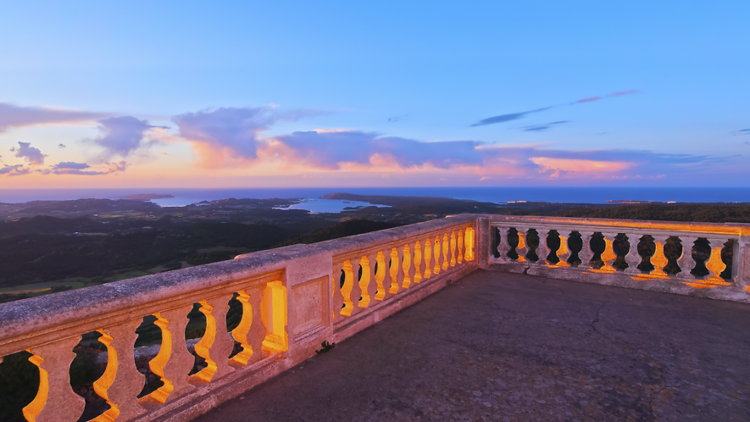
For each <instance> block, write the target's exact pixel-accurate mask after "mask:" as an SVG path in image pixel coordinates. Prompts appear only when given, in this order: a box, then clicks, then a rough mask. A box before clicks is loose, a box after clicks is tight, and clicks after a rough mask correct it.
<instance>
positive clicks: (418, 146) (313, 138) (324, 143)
mask: <svg viewBox="0 0 750 422" xmlns="http://www.w3.org/2000/svg"><path fill="white" fill-rule="evenodd" d="M277 139H278V140H279V141H281V142H283V143H284V144H285V145H287V146H288V147H290V148H291V149H292V150H293V151H294V154H295V157H296V158H297V159H300V160H303V161H305V162H308V163H310V164H314V165H317V166H321V167H326V168H332V169H335V168H337V167H338V163H342V162H354V163H359V164H367V163H369V162H370V157H372V156H373V155H374V154H380V155H390V156H392V157H393V158H394V159H395V160H396V163H397V164H398V165H399V166H402V167H414V166H421V165H424V164H430V165H433V166H435V167H439V168H449V167H451V166H453V165H456V164H469V163H471V164H481V162H482V157H481V154H480V153H479V152H478V151H477V150H476V147H477V146H479V145H481V144H480V143H479V142H475V141H447V142H420V141H417V140H414V139H407V138H399V137H394V136H378V134H375V133H368V132H361V131H346V132H320V133H319V132H315V131H310V132H294V133H292V134H290V135H284V136H280V137H278V138H277Z"/></svg>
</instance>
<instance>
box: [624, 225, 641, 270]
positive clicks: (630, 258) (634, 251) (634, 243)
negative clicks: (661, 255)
mask: <svg viewBox="0 0 750 422" xmlns="http://www.w3.org/2000/svg"><path fill="white" fill-rule="evenodd" d="M626 235H627V236H628V243H629V244H630V249H628V254H627V255H625V262H627V263H628V268H626V269H625V274H628V275H640V274H641V270H639V269H638V265H640V263H641V260H642V258H641V255H640V254H639V253H638V244H639V243H640V242H641V236H640V235H638V234H635V233H627V234H626Z"/></svg>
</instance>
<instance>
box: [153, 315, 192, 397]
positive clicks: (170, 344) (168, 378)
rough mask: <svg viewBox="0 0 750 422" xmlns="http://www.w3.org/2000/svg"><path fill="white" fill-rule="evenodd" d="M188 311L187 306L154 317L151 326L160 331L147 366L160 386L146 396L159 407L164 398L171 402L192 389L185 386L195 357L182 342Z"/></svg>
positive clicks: (190, 386)
mask: <svg viewBox="0 0 750 422" xmlns="http://www.w3.org/2000/svg"><path fill="white" fill-rule="evenodd" d="M192 309H193V304H192V303H191V304H187V305H183V306H181V307H179V308H175V309H170V310H168V311H164V312H157V313H155V314H154V316H155V317H156V322H155V324H156V326H157V327H159V328H161V348H160V349H159V353H158V354H157V355H156V357H155V358H153V359H151V361H150V362H149V363H148V366H149V367H150V368H151V372H153V373H154V374H156V375H158V376H159V377H161V380H162V382H164V385H163V386H161V388H159V389H158V390H156V391H154V392H153V393H151V394H149V395H148V396H147V397H150V398H152V399H154V400H156V401H157V402H159V403H161V404H164V403H166V401H167V399H175V398H177V397H180V396H182V395H184V394H186V393H188V392H190V391H192V390H193V389H194V388H195V387H193V386H192V385H190V384H188V374H189V373H190V370H191V369H192V368H193V364H194V362H195V358H194V357H193V355H192V354H191V353H190V352H189V351H188V349H187V347H186V341H185V327H186V326H187V323H188V317H187V315H188V313H190V311H191V310H192Z"/></svg>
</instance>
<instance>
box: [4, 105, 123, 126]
mask: <svg viewBox="0 0 750 422" xmlns="http://www.w3.org/2000/svg"><path fill="white" fill-rule="evenodd" d="M108 115H109V114H107V113H93V112H89V111H75V110H58V109H53V108H47V107H19V106H15V105H13V104H8V103H0V133H2V132H5V131H7V130H8V129H11V128H15V127H23V126H34V125H40V124H50V123H72V122H82V121H93V120H98V119H102V118H104V117H107V116H108Z"/></svg>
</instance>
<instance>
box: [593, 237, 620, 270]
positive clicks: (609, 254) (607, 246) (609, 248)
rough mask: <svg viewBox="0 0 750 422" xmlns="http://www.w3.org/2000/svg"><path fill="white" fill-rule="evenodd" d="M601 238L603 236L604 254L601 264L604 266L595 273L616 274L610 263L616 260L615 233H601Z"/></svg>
mask: <svg viewBox="0 0 750 422" xmlns="http://www.w3.org/2000/svg"><path fill="white" fill-rule="evenodd" d="M602 236H604V252H602V262H604V266H602V267H601V268H599V269H598V270H595V271H596V272H598V273H606V274H613V273H615V272H617V270H616V269H615V267H613V266H612V261H614V260H615V259H617V254H616V253H615V249H614V242H615V237H617V233H615V232H606V233H604V232H602Z"/></svg>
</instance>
